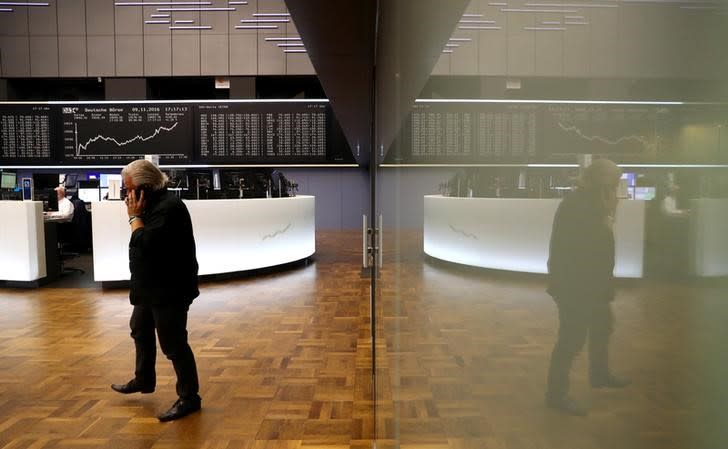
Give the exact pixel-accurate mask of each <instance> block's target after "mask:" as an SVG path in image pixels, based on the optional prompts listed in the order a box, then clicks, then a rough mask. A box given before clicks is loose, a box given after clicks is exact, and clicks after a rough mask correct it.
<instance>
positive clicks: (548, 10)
mask: <svg viewBox="0 0 728 449" xmlns="http://www.w3.org/2000/svg"><path fill="white" fill-rule="evenodd" d="M501 12H558V13H571V12H574V13H575V12H577V11H576V10H575V9H523V8H501Z"/></svg>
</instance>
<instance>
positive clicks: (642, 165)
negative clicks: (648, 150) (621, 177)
mask: <svg viewBox="0 0 728 449" xmlns="http://www.w3.org/2000/svg"><path fill="white" fill-rule="evenodd" d="M617 165H619V166H620V167H625V168H728V165H725V164H715V165H711V164H617Z"/></svg>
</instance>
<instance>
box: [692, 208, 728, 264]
mask: <svg viewBox="0 0 728 449" xmlns="http://www.w3.org/2000/svg"><path fill="white" fill-rule="evenodd" d="M726 223H728V200H726V199H712V198H701V199H696V200H692V201H691V202H690V240H689V242H690V251H691V252H690V258H691V265H692V274H694V275H696V276H701V277H720V276H728V236H726V232H725V226H726Z"/></svg>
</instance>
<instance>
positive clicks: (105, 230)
mask: <svg viewBox="0 0 728 449" xmlns="http://www.w3.org/2000/svg"><path fill="white" fill-rule="evenodd" d="M185 204H186V205H187V209H188V210H189V211H190V217H191V218H192V228H193V231H194V235H195V243H196V244H197V261H198V263H199V265H200V275H207V274H221V273H232V272H237V271H246V270H254V269H258V268H266V267H272V266H275V265H282V264H285V263H289V262H295V261H297V260H301V259H305V258H307V257H310V256H311V255H313V254H314V252H315V251H316V234H315V216H316V214H315V198H314V197H313V196H297V197H292V198H260V199H257V198H251V199H241V200H200V201H185ZM91 214H92V221H93V257H94V280H96V281H101V282H107V281H124V280H128V279H129V278H130V273H129V238H130V237H131V229H130V226H129V225H128V224H127V220H128V218H127V214H126V206H125V205H124V203H123V202H122V201H102V202H99V203H94V204H93V206H92V208H91Z"/></svg>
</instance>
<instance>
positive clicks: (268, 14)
mask: <svg viewBox="0 0 728 449" xmlns="http://www.w3.org/2000/svg"><path fill="white" fill-rule="evenodd" d="M253 17H291V14H289V13H287V12H258V13H255V14H253Z"/></svg>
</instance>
